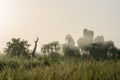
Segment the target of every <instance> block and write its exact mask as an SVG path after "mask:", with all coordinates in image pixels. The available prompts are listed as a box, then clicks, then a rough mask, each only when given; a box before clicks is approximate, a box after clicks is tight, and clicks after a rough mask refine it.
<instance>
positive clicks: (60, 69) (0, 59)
mask: <svg viewBox="0 0 120 80" xmlns="http://www.w3.org/2000/svg"><path fill="white" fill-rule="evenodd" d="M93 37H94V33H93V32H92V31H89V30H87V29H85V30H84V37H83V38H80V39H78V41H77V42H78V46H76V45H75V41H74V39H73V38H72V36H71V35H67V36H66V38H65V40H66V43H64V44H62V47H61V45H60V43H59V42H58V41H53V42H51V43H48V44H45V45H43V46H42V47H41V52H42V53H41V54H42V55H40V54H36V48H37V42H38V40H39V39H38V38H37V40H36V41H35V46H34V49H33V51H32V52H30V50H29V46H30V44H29V43H28V41H27V40H21V39H20V38H13V39H11V41H9V42H7V46H6V48H5V52H4V54H1V55H0V80H119V79H120V49H118V48H117V47H116V46H115V45H114V42H113V41H104V39H103V36H97V37H96V38H95V39H93ZM62 53H64V55H61V54H62Z"/></svg>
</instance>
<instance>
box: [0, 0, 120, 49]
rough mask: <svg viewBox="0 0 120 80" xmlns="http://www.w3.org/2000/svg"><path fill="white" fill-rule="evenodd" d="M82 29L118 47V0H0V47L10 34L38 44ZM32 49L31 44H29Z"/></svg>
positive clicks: (78, 33) (8, 39) (119, 10)
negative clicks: (102, 36)
mask: <svg viewBox="0 0 120 80" xmlns="http://www.w3.org/2000/svg"><path fill="white" fill-rule="evenodd" d="M84 28H88V29H90V30H93V31H94V32H95V36H96V35H104V38H105V40H113V41H114V42H115V45H116V46H118V47H119V46H120V35H119V34H120V0H0V50H2V49H3V48H4V47H5V44H6V42H7V41H10V39H11V38H13V37H16V38H18V37H20V38H22V39H26V40H28V41H29V42H30V44H32V46H33V45H34V40H35V39H36V37H37V36H38V37H39V39H40V40H39V47H38V49H37V50H38V51H40V46H41V45H42V44H45V43H48V42H51V41H56V40H57V41H60V42H63V41H64V38H65V36H66V35H67V34H71V35H72V36H73V38H74V39H75V40H77V39H78V38H79V37H82V33H83V32H82V31H83V29H84ZM31 48H32V47H31Z"/></svg>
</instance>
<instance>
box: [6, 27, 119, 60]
mask: <svg viewBox="0 0 120 80" xmlns="http://www.w3.org/2000/svg"><path fill="white" fill-rule="evenodd" d="M38 40H39V39H38V38H37V40H36V41H35V46H34V49H33V51H32V52H30V51H29V46H30V44H29V43H28V41H27V40H21V39H20V38H17V39H16V38H13V39H11V41H10V42H7V47H6V48H5V53H6V54H7V55H9V56H12V57H13V56H27V57H28V58H32V57H35V55H36V54H35V53H36V48H37V42H38ZM65 41H66V43H64V44H60V43H59V41H53V42H51V43H48V44H45V45H43V46H42V47H41V51H40V53H42V54H43V55H44V56H61V55H64V56H73V57H76V58H80V57H82V58H94V59H96V60H104V59H120V49H118V48H117V47H116V46H115V45H114V42H113V41H105V40H104V37H103V36H102V35H101V36H97V37H95V38H94V32H93V31H91V30H88V29H84V31H83V37H81V38H79V39H78V41H77V46H75V41H74V39H73V37H72V36H71V35H70V34H69V35H67V36H66V37H65Z"/></svg>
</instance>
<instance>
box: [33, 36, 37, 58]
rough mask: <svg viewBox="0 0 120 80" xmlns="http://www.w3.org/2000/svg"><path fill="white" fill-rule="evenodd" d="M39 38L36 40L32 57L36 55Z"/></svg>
mask: <svg viewBox="0 0 120 80" xmlns="http://www.w3.org/2000/svg"><path fill="white" fill-rule="evenodd" d="M38 40H39V38H37V40H36V41H35V46H34V49H33V52H32V57H35V53H36V49H37V42H38Z"/></svg>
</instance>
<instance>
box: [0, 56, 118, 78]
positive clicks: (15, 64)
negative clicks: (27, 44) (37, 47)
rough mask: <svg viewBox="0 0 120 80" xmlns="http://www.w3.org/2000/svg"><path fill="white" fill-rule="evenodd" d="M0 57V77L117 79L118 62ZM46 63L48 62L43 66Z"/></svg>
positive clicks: (68, 58)
mask: <svg viewBox="0 0 120 80" xmlns="http://www.w3.org/2000/svg"><path fill="white" fill-rule="evenodd" d="M52 61H53V60H52V59H51V58H49V57H46V58H44V57H41V56H39V57H37V58H33V59H30V60H28V59H25V58H10V57H7V56H1V57H0V80H120V61H119V60H105V61H96V60H93V59H87V60H84V61H81V60H80V59H76V58H72V57H63V58H62V59H61V60H59V62H52ZM46 62H47V63H48V64H49V65H47V64H46Z"/></svg>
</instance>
